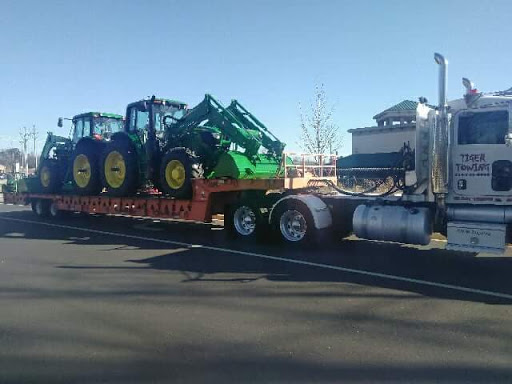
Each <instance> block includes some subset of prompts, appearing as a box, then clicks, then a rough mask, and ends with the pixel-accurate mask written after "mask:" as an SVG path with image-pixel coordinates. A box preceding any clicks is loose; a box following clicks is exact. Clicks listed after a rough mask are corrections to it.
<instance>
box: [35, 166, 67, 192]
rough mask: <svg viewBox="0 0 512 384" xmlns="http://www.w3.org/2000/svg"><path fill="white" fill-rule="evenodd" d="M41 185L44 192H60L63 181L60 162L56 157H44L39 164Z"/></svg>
mask: <svg viewBox="0 0 512 384" xmlns="http://www.w3.org/2000/svg"><path fill="white" fill-rule="evenodd" d="M38 181H39V187H40V189H41V192H42V193H56V192H59V190H60V187H61V184H62V181H61V178H60V172H59V164H58V162H57V160H55V159H44V160H43V161H42V162H41V165H40V166H39V175H38Z"/></svg>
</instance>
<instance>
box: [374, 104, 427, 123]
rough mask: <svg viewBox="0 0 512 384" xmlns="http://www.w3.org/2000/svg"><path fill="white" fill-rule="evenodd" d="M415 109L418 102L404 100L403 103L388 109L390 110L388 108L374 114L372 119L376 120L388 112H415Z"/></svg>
mask: <svg viewBox="0 0 512 384" xmlns="http://www.w3.org/2000/svg"><path fill="white" fill-rule="evenodd" d="M417 107H418V102H417V101H412V100H404V101H401V102H400V103H398V104H395V105H393V106H392V107H390V108H388V109H386V110H384V111H382V112H380V113H378V114H376V115H375V116H373V118H374V119H378V118H379V117H381V116H382V115H384V114H386V113H389V112H407V111H416V108H417Z"/></svg>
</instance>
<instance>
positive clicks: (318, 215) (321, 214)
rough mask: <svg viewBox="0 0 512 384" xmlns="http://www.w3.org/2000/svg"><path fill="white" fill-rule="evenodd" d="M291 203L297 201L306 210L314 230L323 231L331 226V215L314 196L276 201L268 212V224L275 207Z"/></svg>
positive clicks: (292, 196)
mask: <svg viewBox="0 0 512 384" xmlns="http://www.w3.org/2000/svg"><path fill="white" fill-rule="evenodd" d="M291 201H294V202H295V201H298V202H300V203H302V204H303V205H305V206H306V207H307V208H308V210H309V212H310V213H311V216H312V217H313V222H314V223H315V228H316V229H325V228H329V227H330V226H331V225H332V214H331V211H330V209H329V207H328V206H327V205H326V204H325V203H324V201H323V200H322V199H320V198H319V197H318V196H314V195H290V196H286V197H283V198H282V199H280V200H278V201H277V202H276V203H275V204H274V206H273V207H272V209H271V211H270V215H269V223H272V222H273V221H274V219H275V218H274V217H273V214H274V212H275V209H276V207H277V206H279V205H280V204H285V203H286V202H291Z"/></svg>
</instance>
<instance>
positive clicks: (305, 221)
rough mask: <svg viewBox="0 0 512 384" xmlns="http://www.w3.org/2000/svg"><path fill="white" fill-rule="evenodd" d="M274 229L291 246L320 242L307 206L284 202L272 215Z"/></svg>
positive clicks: (318, 232) (294, 202) (319, 232)
mask: <svg viewBox="0 0 512 384" xmlns="http://www.w3.org/2000/svg"><path fill="white" fill-rule="evenodd" d="M272 229H273V231H274V233H278V234H280V235H281V239H282V240H284V241H286V242H287V243H290V244H297V245H298V244H314V243H317V242H318V241H319V240H320V235H321V231H319V230H318V229H316V227H315V223H314V220H313V216H312V215H311V212H310V211H309V209H308V208H307V206H306V205H305V204H302V203H300V202H297V201H283V202H281V203H279V204H278V205H277V207H275V208H274V212H273V213H272Z"/></svg>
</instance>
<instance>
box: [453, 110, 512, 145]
mask: <svg viewBox="0 0 512 384" xmlns="http://www.w3.org/2000/svg"><path fill="white" fill-rule="evenodd" d="M507 133H508V111H492V112H478V113H468V114H464V115H462V116H461V117H459V133H458V136H459V137H458V139H459V140H458V141H459V144H462V145H465V144H505V135H506V134H507Z"/></svg>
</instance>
